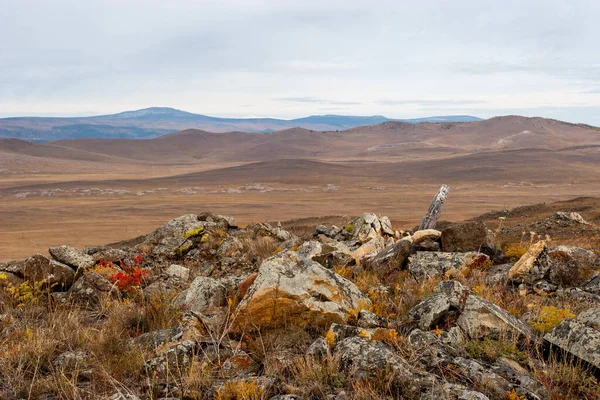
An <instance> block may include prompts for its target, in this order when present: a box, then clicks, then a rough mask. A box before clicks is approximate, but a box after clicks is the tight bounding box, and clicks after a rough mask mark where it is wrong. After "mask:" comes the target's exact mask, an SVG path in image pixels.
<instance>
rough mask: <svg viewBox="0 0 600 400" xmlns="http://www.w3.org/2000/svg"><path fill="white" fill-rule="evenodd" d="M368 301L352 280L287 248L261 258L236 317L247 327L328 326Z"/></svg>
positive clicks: (363, 305)
mask: <svg viewBox="0 0 600 400" xmlns="http://www.w3.org/2000/svg"><path fill="white" fill-rule="evenodd" d="M369 304H370V301H369V300H368V299H367V298H366V297H365V296H363V294H362V293H361V291H360V290H359V289H358V288H357V287H356V285H354V283H352V282H350V281H349V280H347V279H344V278H343V277H341V276H339V275H337V274H335V273H334V272H332V271H330V270H328V269H327V268H325V267H323V266H322V265H321V264H319V263H317V262H314V261H312V260H309V259H307V258H302V257H300V256H299V255H298V253H296V252H293V251H289V250H288V251H284V252H281V253H279V254H277V255H276V256H273V257H271V258H269V259H267V260H265V261H263V263H262V264H261V266H260V268H259V272H258V275H257V276H256V278H255V279H254V281H253V283H252V285H251V286H250V288H249V289H248V292H247V293H246V295H245V296H244V298H243V299H242V300H241V302H240V304H239V305H238V307H237V309H236V316H237V319H236V321H237V323H238V325H239V326H246V327H248V328H251V327H253V326H256V327H263V328H276V327H283V326H298V327H306V326H327V325H330V324H331V323H334V322H338V323H340V322H344V321H346V320H347V318H348V312H349V311H350V310H356V311H358V310H359V309H360V308H361V307H366V306H368V305H369Z"/></svg>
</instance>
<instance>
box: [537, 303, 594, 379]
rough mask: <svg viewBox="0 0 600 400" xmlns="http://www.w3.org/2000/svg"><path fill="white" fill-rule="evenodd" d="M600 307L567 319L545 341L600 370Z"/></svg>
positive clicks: (549, 333) (547, 335)
mask: <svg viewBox="0 0 600 400" xmlns="http://www.w3.org/2000/svg"><path fill="white" fill-rule="evenodd" d="M599 328H600V307H594V308H592V309H590V310H587V311H585V312H583V313H581V314H579V316H577V318H575V319H566V320H564V321H563V322H561V323H560V325H558V326H557V327H556V328H554V329H552V330H551V331H550V332H548V333H547V334H546V335H545V336H544V339H545V340H547V341H548V342H550V343H551V344H553V345H555V346H557V347H559V348H560V349H561V350H563V351H566V352H568V353H569V354H571V355H573V356H575V357H578V358H580V359H581V360H584V361H586V362H588V363H590V364H591V365H593V366H594V367H596V368H600V329H599Z"/></svg>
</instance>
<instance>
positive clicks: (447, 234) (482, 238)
mask: <svg viewBox="0 0 600 400" xmlns="http://www.w3.org/2000/svg"><path fill="white" fill-rule="evenodd" d="M441 241H442V251H445V252H460V253H466V252H469V251H477V252H481V253H486V254H489V251H490V250H492V249H494V240H493V237H492V235H491V233H490V231H489V230H488V229H487V226H485V224H484V223H483V222H482V221H471V222H465V223H462V224H454V225H451V226H449V227H448V228H446V229H444V230H443V231H442V234H441Z"/></svg>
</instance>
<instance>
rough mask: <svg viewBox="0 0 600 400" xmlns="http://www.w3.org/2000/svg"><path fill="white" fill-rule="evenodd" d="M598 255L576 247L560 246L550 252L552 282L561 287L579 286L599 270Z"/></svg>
mask: <svg viewBox="0 0 600 400" xmlns="http://www.w3.org/2000/svg"><path fill="white" fill-rule="evenodd" d="M596 259H597V256H596V253H594V252H593V251H590V250H586V249H582V248H580V247H575V246H558V247H555V248H552V249H549V250H548V260H549V264H550V273H549V275H548V279H549V281H550V282H552V283H554V284H557V285H561V286H579V285H581V284H582V283H583V282H584V281H585V280H586V279H587V278H588V277H589V274H590V272H592V271H593V270H595V269H597V267H596V266H595V261H596Z"/></svg>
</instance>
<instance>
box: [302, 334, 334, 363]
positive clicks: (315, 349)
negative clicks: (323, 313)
mask: <svg viewBox="0 0 600 400" xmlns="http://www.w3.org/2000/svg"><path fill="white" fill-rule="evenodd" d="M328 355H329V345H328V344H327V342H326V341H325V339H323V338H321V337H320V338H317V340H315V341H314V342H312V344H311V345H310V346H308V349H307V350H306V356H307V357H313V358H316V359H319V360H320V359H324V358H326V357H327V356H328Z"/></svg>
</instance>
